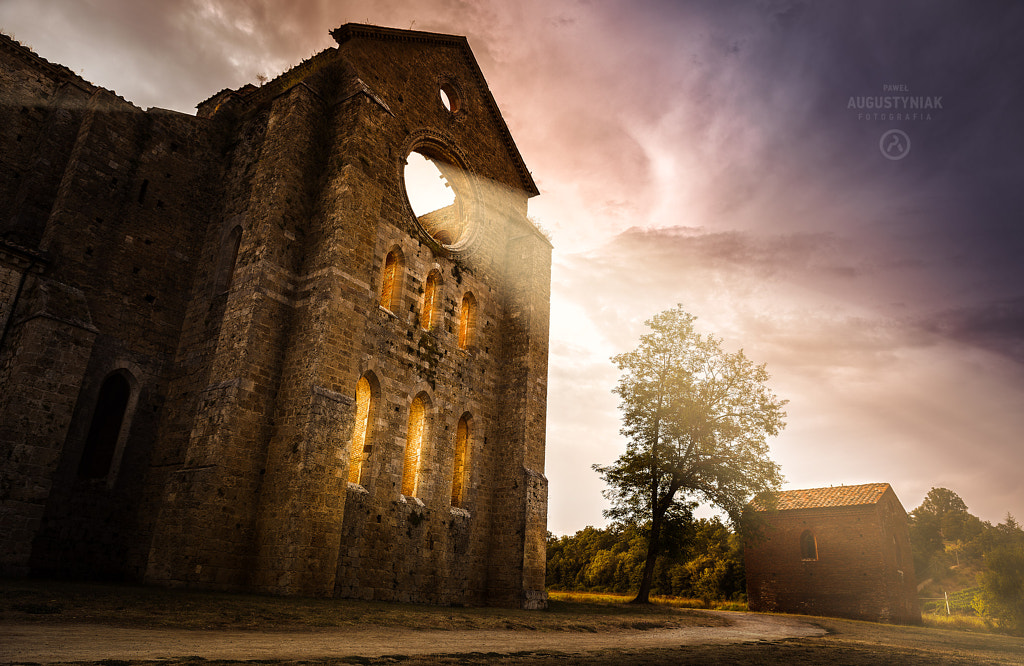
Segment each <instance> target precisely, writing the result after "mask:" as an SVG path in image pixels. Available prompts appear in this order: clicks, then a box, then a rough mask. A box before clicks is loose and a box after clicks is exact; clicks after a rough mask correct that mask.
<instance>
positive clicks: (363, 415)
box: [348, 375, 376, 483]
mask: <svg viewBox="0 0 1024 666" xmlns="http://www.w3.org/2000/svg"><path fill="white" fill-rule="evenodd" d="M374 393H375V391H374V387H373V385H371V383H370V380H369V379H368V378H367V376H366V375H363V376H362V377H360V378H359V383H358V384H356V420H355V424H354V425H353V426H352V445H351V449H350V451H349V463H348V480H349V483H364V482H365V480H366V479H365V476H366V461H367V460H368V459H369V457H370V453H371V452H372V451H373V441H372V437H371V435H372V430H373V429H372V427H371V424H372V423H373V417H374V412H375V411H376V409H375V408H376V404H375V403H376V395H374Z"/></svg>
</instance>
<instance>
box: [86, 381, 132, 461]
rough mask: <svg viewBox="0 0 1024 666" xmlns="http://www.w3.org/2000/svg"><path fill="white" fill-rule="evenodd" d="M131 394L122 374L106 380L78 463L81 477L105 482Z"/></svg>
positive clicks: (101, 387) (97, 399) (101, 388)
mask: <svg viewBox="0 0 1024 666" xmlns="http://www.w3.org/2000/svg"><path fill="white" fill-rule="evenodd" d="M131 394H132V388H131V384H129V383H128V379H127V378H126V377H125V376H124V375H123V374H122V373H120V372H115V373H114V374H112V375H110V376H108V377H107V378H106V379H105V380H103V384H102V385H101V386H100V391H99V395H98V396H97V398H96V407H95V409H94V410H93V413H92V422H91V423H90V425H89V434H88V435H87V436H86V439H85V448H84V450H83V451H82V458H81V460H79V462H78V477H79V478H81V479H103V478H106V477H107V475H108V474H109V473H110V469H111V465H112V464H113V462H114V455H115V453H116V452H117V444H118V440H119V439H120V436H121V430H122V427H123V426H124V417H125V412H126V411H127V409H128V400H129V398H131Z"/></svg>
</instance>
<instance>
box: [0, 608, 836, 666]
mask: <svg viewBox="0 0 1024 666" xmlns="http://www.w3.org/2000/svg"><path fill="white" fill-rule="evenodd" d="M705 612H707V613H712V614H716V615H719V616H721V617H724V618H726V619H727V620H728V626H724V627H687V628H682V629H653V630H648V631H612V632H603V633H599V634H591V633H581V632H573V633H568V632H566V633H562V632H523V631H489V630H487V631H410V630H397V631H396V630H395V629H386V628H377V627H360V628H357V629H325V630H321V631H300V632H288V633H274V632H255V631H237V630H234V631H224V630H218V631H203V630H182V629H129V628H122V627H111V626H103V625H89V624H58V625H39V624H3V625H0V662H5V663H11V662H35V663H52V662H68V661H99V660H101V659H119V660H151V659H163V658H175V657H187V656H200V657H203V658H205V659H208V660H214V659H232V660H243V659H261V660H267V659H277V660H292V659H296V660H298V659H322V658H329V657H350V656H357V655H358V656H362V657H380V656H384V655H428V654H469V653H492V654H493V653H497V654H512V653H520V652H524V651H557V652H559V653H563V654H569V655H582V654H586V653H588V652H594V651H598V650H605V649H610V648H623V647H629V648H634V649H641V648H664V647H676V646H680V645H701V644H704V645H707V644H725V643H743V642H752V641H761V640H765V641H775V640H780V639H784V638H797V637H812V636H822V635H823V634H824V633H825V630H824V629H821V628H820V627H816V626H813V625H810V624H807V623H806V622H803V621H801V620H798V619H794V618H788V617H779V616H772V615H754V614H749V613H729V612H716V611H705Z"/></svg>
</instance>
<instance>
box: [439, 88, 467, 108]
mask: <svg viewBox="0 0 1024 666" xmlns="http://www.w3.org/2000/svg"><path fill="white" fill-rule="evenodd" d="M441 103H442V104H444V108H445V109H447V110H448V111H450V112H451V113H458V111H459V109H460V108H462V104H461V102H460V100H459V94H458V93H457V92H455V88H453V87H452V86H451V85H443V86H441Z"/></svg>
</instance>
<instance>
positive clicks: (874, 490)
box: [751, 483, 889, 511]
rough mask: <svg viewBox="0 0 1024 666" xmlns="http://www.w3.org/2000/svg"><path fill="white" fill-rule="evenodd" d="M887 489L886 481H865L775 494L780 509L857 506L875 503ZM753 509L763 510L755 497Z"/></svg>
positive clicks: (752, 503) (762, 505)
mask: <svg viewBox="0 0 1024 666" xmlns="http://www.w3.org/2000/svg"><path fill="white" fill-rule="evenodd" d="M888 489H889V484H888V483H865V484H864V485H860V486H833V487H831V488H809V489H807V490H784V491H782V492H780V493H778V494H777V495H776V497H777V499H778V504H777V505H776V507H775V508H777V509H778V510H780V511H786V510H789V509H817V508H821V507H831V506H859V505H863V504H875V503H877V502H878V500H880V499H882V495H883V494H885V491H886V490H888ZM751 505H752V506H753V507H754V508H755V509H759V510H764V504H762V503H761V502H760V501H759V500H757V499H755V500H754V501H753V502H751Z"/></svg>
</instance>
